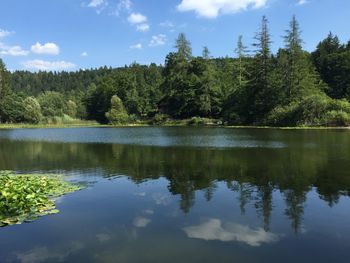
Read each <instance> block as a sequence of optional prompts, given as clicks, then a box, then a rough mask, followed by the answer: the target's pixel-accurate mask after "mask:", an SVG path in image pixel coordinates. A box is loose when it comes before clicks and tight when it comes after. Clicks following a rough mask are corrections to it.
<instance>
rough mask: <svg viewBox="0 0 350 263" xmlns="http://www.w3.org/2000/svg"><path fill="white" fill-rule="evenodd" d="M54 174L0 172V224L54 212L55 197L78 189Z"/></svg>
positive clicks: (18, 222) (8, 223)
mask: <svg viewBox="0 0 350 263" xmlns="http://www.w3.org/2000/svg"><path fill="white" fill-rule="evenodd" d="M82 188H83V187H82V186H80V185H73V184H71V183H69V182H67V181H65V180H64V177H63V176H62V175H54V174H45V175H44V174H20V175H18V174H14V173H13V172H11V171H0V226H8V225H15V224H22V223H23V222H30V221H33V220H36V219H37V218H39V217H40V216H44V215H49V214H57V213H59V210H57V209H56V204H55V201H54V199H55V198H57V197H59V196H62V195H65V194H68V193H72V192H75V191H78V190H81V189H82Z"/></svg>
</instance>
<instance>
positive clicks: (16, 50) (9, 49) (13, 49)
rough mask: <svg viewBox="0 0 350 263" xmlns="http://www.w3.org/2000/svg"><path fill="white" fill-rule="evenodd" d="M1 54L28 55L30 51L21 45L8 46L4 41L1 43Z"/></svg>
mask: <svg viewBox="0 0 350 263" xmlns="http://www.w3.org/2000/svg"><path fill="white" fill-rule="evenodd" d="M0 54H1V55H7V56H14V57H18V56H27V55H28V54H29V51H28V50H24V49H22V48H21V47H20V46H7V45H5V44H3V43H0Z"/></svg>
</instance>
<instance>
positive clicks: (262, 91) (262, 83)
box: [240, 16, 275, 124]
mask: <svg viewBox="0 0 350 263" xmlns="http://www.w3.org/2000/svg"><path fill="white" fill-rule="evenodd" d="M270 38H271V36H270V33H269V29H268V20H267V18H266V17H265V16H263V18H262V21H261V28H260V31H259V32H258V33H257V34H256V36H255V40H256V42H255V43H254V45H253V46H254V47H255V48H256V54H255V56H254V59H253V61H252V64H251V65H250V70H249V71H250V78H249V83H248V85H247V88H246V89H245V91H244V92H242V94H241V97H240V100H242V103H243V104H245V105H244V106H243V107H244V108H243V111H245V113H244V115H245V119H246V121H245V122H246V123H253V124H259V123H262V122H263V121H264V117H265V115H266V114H267V113H268V112H269V111H270V110H271V109H272V108H273V107H274V103H275V101H274V98H275V94H274V91H275V90H274V89H273V87H272V86H271V74H270V73H271V72H272V65H273V64H272V59H271V47H270V45H271V39H270ZM242 96H243V97H242ZM241 110H242V109H241ZM241 115H242V114H241Z"/></svg>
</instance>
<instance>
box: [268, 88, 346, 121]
mask: <svg viewBox="0 0 350 263" xmlns="http://www.w3.org/2000/svg"><path fill="white" fill-rule="evenodd" d="M349 120H350V103H349V102H348V101H346V100H334V99H331V98H329V97H328V96H326V95H325V94H322V93H320V94H315V95H310V96H308V97H306V98H304V99H302V100H301V101H299V102H292V103H290V104H288V105H287V106H279V107H276V108H274V109H273V110H272V111H271V112H270V113H269V115H268V117H267V124H269V125H277V126H295V125H309V126H345V125H349V124H350V122H349Z"/></svg>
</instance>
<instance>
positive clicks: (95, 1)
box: [88, 0, 105, 7]
mask: <svg viewBox="0 0 350 263" xmlns="http://www.w3.org/2000/svg"><path fill="white" fill-rule="evenodd" d="M104 2H105V1H104V0H91V2H90V3H89V4H88V7H99V6H101V5H103V4H104Z"/></svg>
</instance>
